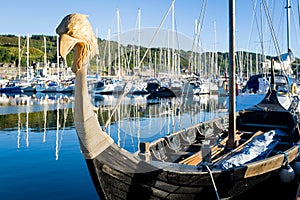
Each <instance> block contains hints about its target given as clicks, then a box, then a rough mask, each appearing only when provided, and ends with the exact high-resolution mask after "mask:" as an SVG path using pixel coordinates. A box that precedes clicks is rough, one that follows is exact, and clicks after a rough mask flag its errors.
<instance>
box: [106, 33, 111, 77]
mask: <svg viewBox="0 0 300 200" xmlns="http://www.w3.org/2000/svg"><path fill="white" fill-rule="evenodd" d="M107 40H108V75H109V76H110V75H111V52H110V29H108V31H107Z"/></svg>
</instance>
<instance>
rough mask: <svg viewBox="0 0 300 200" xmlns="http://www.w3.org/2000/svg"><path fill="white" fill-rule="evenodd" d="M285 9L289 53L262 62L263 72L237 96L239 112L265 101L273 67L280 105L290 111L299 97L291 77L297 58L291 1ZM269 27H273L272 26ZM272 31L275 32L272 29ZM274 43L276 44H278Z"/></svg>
mask: <svg viewBox="0 0 300 200" xmlns="http://www.w3.org/2000/svg"><path fill="white" fill-rule="evenodd" d="M264 5H265V2H264ZM265 7H266V5H265ZM285 9H286V19H287V52H286V53H284V54H281V55H278V58H277V59H276V60H272V61H271V60H269V59H264V60H263V61H262V63H261V66H262V68H261V71H263V72H262V73H260V74H255V75H252V76H250V78H249V79H248V81H247V82H246V84H245V86H244V87H243V88H242V90H241V93H240V94H239V95H237V97H236V104H237V110H242V109H244V108H247V107H250V106H253V105H256V104H258V103H259V102H260V101H262V100H263V98H264V97H265V95H266V94H267V92H268V90H269V87H270V81H271V74H270V72H269V70H270V69H271V65H272V66H273V68H274V70H275V71H276V72H277V73H276V74H275V83H276V87H277V88H276V90H277V94H278V100H279V102H280V104H281V105H282V106H283V107H285V108H286V109H288V108H289V107H290V105H291V103H292V102H293V98H297V97H298V91H297V85H296V83H293V80H292V76H291V75H292V73H293V71H292V68H291V65H292V63H293V62H294V61H295V57H294V55H293V52H292V50H291V49H290V21H289V20H290V9H291V5H290V0H286V6H285ZM266 12H267V11H266ZM269 25H270V26H272V24H269ZM270 29H271V30H273V29H272V28H270ZM273 35H275V34H273ZM274 43H275V44H276V42H274ZM275 46H276V45H275ZM277 49H279V48H277ZM278 53H279V52H278Z"/></svg>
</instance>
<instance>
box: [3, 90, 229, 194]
mask: <svg viewBox="0 0 300 200" xmlns="http://www.w3.org/2000/svg"><path fill="white" fill-rule="evenodd" d="M116 101H117V98H116V97H114V96H106V97H105V98H104V100H102V101H96V102H94V104H95V105H96V106H98V107H99V112H98V116H99V121H100V123H101V124H102V125H104V124H105V122H106V121H107V119H108V118H109V117H110V116H111V123H110V125H109V126H107V128H106V130H107V132H108V134H110V135H111V137H112V138H113V139H114V140H115V142H116V143H117V144H118V145H119V146H121V147H123V148H125V149H127V150H128V151H130V152H134V151H136V150H138V143H139V142H140V141H151V140H154V139H156V138H158V137H161V136H163V135H166V134H170V133H171V132H172V131H176V130H178V129H181V128H184V127H187V126H189V125H191V124H194V123H198V122H200V121H206V120H208V119H211V118H213V117H216V116H217V115H222V114H225V113H226V112H220V111H217V108H223V104H222V102H223V99H218V97H217V96H198V97H191V98H174V99H161V100H156V101H152V100H151V101H149V100H147V99H146V97H143V96H136V97H125V99H124V100H123V101H122V104H121V105H120V106H119V109H117V111H116V112H115V113H113V114H112V110H113V108H114V105H115V104H116ZM73 103H74V102H73V97H72V96H71V95H61V94H52V95H45V94H34V95H15V96H9V97H8V96H6V95H2V96H1V98H0V113H1V115H0V120H1V123H0V147H1V148H0V159H1V165H0V170H1V173H0V197H1V199H5V200H9V199H31V200H37V199H39V200H40V199H45V200H47V199H51V200H53V199H55V200H59V199H61V200H67V199H72V200H74V199H89V200H92V199H99V198H98V196H97V194H96V191H95V189H94V186H93V184H92V181H91V178H90V176H89V172H88V169H87V167H86V164H85V160H84V159H83V157H82V155H81V152H80V147H79V143H78V139H77V135H76V131H75V128H74V124H73V109H72V108H73Z"/></svg>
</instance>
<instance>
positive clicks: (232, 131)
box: [228, 0, 236, 148]
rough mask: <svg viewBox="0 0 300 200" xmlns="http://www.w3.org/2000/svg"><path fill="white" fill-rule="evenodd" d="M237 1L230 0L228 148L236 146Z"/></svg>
mask: <svg viewBox="0 0 300 200" xmlns="http://www.w3.org/2000/svg"><path fill="white" fill-rule="evenodd" d="M234 32H235V0H229V135H228V147H229V148H233V147H234V146H235V134H236V133H235V131H236V121H235V120H236V113H235V110H236V109H235V108H236V105H235V94H236V91H235V89H236V82H235V70H236V69H235V68H236V66H235V59H234V55H235V33H234Z"/></svg>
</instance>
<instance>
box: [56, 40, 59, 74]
mask: <svg viewBox="0 0 300 200" xmlns="http://www.w3.org/2000/svg"><path fill="white" fill-rule="evenodd" d="M56 41H57V44H56V47H57V50H56V53H57V54H56V58H57V61H56V62H57V77H56V79H58V78H59V77H58V76H59V36H58V35H57V36H56Z"/></svg>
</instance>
